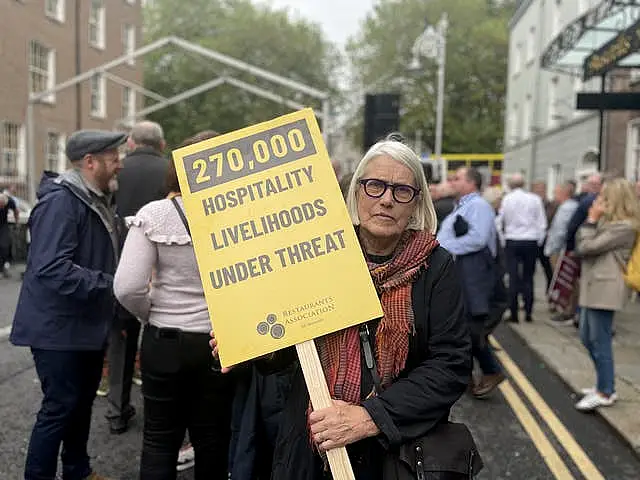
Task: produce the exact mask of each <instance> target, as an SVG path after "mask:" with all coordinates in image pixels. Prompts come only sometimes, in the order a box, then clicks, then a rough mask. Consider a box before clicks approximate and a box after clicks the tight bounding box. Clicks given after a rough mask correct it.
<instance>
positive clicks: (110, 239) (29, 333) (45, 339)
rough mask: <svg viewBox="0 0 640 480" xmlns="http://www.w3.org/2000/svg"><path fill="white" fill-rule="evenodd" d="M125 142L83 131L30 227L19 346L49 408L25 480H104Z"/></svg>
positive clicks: (15, 336) (48, 178) (16, 326)
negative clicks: (106, 377) (98, 460)
mask: <svg viewBox="0 0 640 480" xmlns="http://www.w3.org/2000/svg"><path fill="white" fill-rule="evenodd" d="M126 139H127V136H126V135H125V134H122V133H113V132H106V131H89V130H82V131H79V132H76V133H74V134H73V135H71V137H70V138H69V141H68V143H67V149H66V153H67V157H68V158H69V160H70V161H71V163H72V166H73V168H72V169H71V170H69V171H67V172H65V173H63V174H62V175H59V176H57V175H52V174H51V173H50V172H45V174H44V175H43V178H42V180H41V183H40V187H39V189H38V203H37V204H36V206H35V207H34V209H33V211H32V212H31V215H30V217H29V228H30V232H31V246H30V250H29V256H28V258H27V268H26V271H25V276H24V281H23V284H22V289H21V291H20V297H19V299H18V306H17V308H16V313H15V317H14V319H13V328H12V331H11V337H10V339H11V342H12V343H13V344H14V345H18V346H26V347H30V348H31V352H32V354H33V359H34V362H35V366H36V371H37V373H38V378H39V379H40V384H41V388H42V392H43V394H44V398H43V400H42V406H41V407H40V411H39V412H38V416H37V420H36V423H35V425H34V427H33V431H32V433H31V440H30V442H29V450H28V452H27V458H26V465H25V469H24V478H25V480H35V479H45V478H47V479H53V478H55V477H56V469H57V463H58V452H59V451H60V446H61V445H62V467H63V477H64V478H65V479H69V480H80V479H91V480H99V479H103V478H104V477H101V476H99V475H97V474H96V473H94V472H93V471H92V470H91V467H90V465H89V455H88V454H87V440H88V438H89V429H90V423H91V409H92V406H93V400H94V398H95V395H96V390H97V388H98V384H99V382H100V376H101V373H102V362H103V358H104V351H105V347H106V344H107V336H108V333H109V328H110V324H111V322H112V320H113V316H114V307H115V303H114V299H113V294H112V283H113V274H114V272H115V269H116V265H117V263H118V256H119V243H118V234H117V233H118V232H117V229H116V222H115V215H114V212H113V210H112V208H111V205H112V202H111V198H110V197H111V193H110V192H109V183H110V181H111V180H112V179H113V178H114V177H115V175H116V174H117V172H118V170H119V169H120V159H119V156H118V147H119V146H120V145H122V144H123V143H124V142H125V141H126Z"/></svg>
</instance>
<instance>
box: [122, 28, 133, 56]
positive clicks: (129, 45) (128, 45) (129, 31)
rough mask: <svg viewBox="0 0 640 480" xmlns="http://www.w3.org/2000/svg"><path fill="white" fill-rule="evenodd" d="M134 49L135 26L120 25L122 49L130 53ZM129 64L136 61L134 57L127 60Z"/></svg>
mask: <svg viewBox="0 0 640 480" xmlns="http://www.w3.org/2000/svg"><path fill="white" fill-rule="evenodd" d="M135 49H136V28H135V27H134V26H133V25H124V26H123V27H122V51H123V53H124V54H127V53H132V52H133V51H134V50H135ZM127 63H128V64H129V65H134V64H135V63H136V59H135V58H133V57H132V58H130V59H129V60H127Z"/></svg>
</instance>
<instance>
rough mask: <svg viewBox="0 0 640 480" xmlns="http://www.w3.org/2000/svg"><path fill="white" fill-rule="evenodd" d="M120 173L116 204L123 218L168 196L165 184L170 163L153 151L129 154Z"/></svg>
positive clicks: (147, 148)
mask: <svg viewBox="0 0 640 480" xmlns="http://www.w3.org/2000/svg"><path fill="white" fill-rule="evenodd" d="M123 164H124V165H123V167H122V170H120V172H119V173H118V192H117V193H116V203H117V205H118V214H119V215H120V216H121V217H130V216H132V215H135V214H136V213H138V210H140V209H141V208H142V207H143V206H145V205H146V204H147V203H149V202H153V201H154V200H161V199H162V198H164V197H165V196H166V194H167V193H168V192H166V188H165V182H166V175H167V166H168V165H169V162H168V161H167V159H166V158H164V157H163V156H162V155H161V154H160V153H159V152H158V151H156V150H154V149H153V148H151V147H139V148H137V149H135V150H134V151H133V152H131V153H129V154H128V155H127V156H126V157H125V158H124V161H123Z"/></svg>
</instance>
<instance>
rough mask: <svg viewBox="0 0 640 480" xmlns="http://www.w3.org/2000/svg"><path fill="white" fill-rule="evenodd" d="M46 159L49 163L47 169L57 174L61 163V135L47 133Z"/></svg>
mask: <svg viewBox="0 0 640 480" xmlns="http://www.w3.org/2000/svg"><path fill="white" fill-rule="evenodd" d="M45 158H46V162H47V163H46V165H45V168H46V169H47V170H49V171H51V172H57V171H58V163H59V161H60V135H58V134H57V133H55V132H48V133H47V144H46V148H45Z"/></svg>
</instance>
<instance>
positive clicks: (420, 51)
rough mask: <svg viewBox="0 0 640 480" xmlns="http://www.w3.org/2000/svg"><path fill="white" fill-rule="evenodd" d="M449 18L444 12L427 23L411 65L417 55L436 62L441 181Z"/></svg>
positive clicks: (437, 151)
mask: <svg viewBox="0 0 640 480" xmlns="http://www.w3.org/2000/svg"><path fill="white" fill-rule="evenodd" d="M448 28H449V19H448V17H447V14H446V12H445V13H443V14H442V17H440V21H439V22H438V25H437V26H436V27H435V28H434V27H433V26H432V25H428V26H427V28H426V29H425V30H424V32H422V34H421V35H420V36H419V37H418V38H417V39H416V41H415V43H414V45H413V67H416V66H418V67H419V66H420V60H419V59H418V57H419V56H424V57H427V58H430V59H431V60H435V61H437V62H438V90H437V91H438V93H437V99H436V131H435V141H434V152H433V153H434V157H435V159H436V161H438V162H439V163H440V166H441V172H442V175H441V181H444V180H445V179H446V166H445V165H444V162H443V161H442V158H441V157H442V131H443V123H444V85H445V83H444V82H445V70H446V63H447V29H448Z"/></svg>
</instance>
